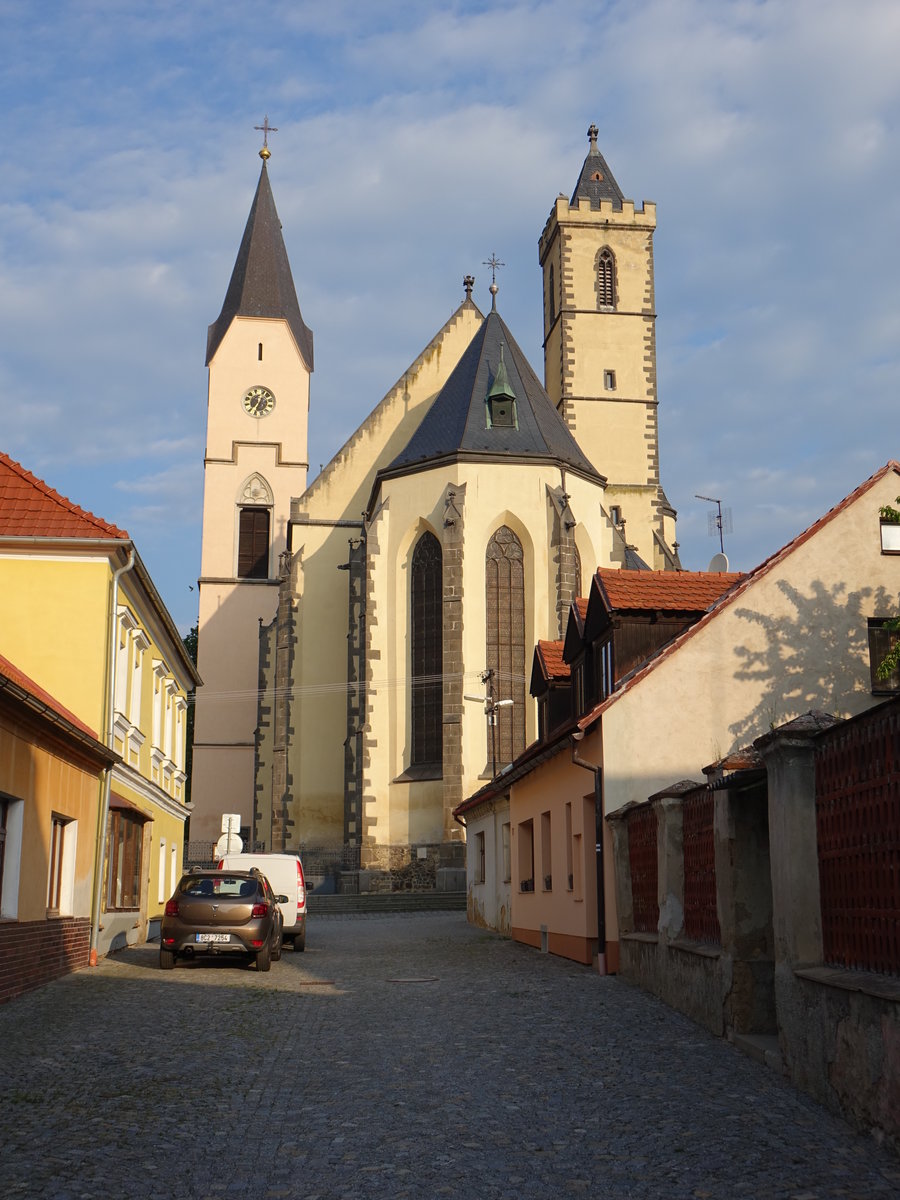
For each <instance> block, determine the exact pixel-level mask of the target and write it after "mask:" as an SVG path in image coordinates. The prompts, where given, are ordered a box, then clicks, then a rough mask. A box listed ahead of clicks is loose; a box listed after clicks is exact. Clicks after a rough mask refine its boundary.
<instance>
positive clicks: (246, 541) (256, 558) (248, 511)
mask: <svg viewBox="0 0 900 1200" xmlns="http://www.w3.org/2000/svg"><path fill="white" fill-rule="evenodd" d="M237 573H238V578H239V579H268V577H269V510H268V509H267V508H242V509H241V513H240V529H239V534H238V569H237Z"/></svg>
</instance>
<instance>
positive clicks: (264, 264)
mask: <svg viewBox="0 0 900 1200" xmlns="http://www.w3.org/2000/svg"><path fill="white" fill-rule="evenodd" d="M235 317H273V318H279V317H280V318H282V319H283V320H285V321H287V323H288V325H289V326H290V329H291V332H292V333H293V335H294V340H295V341H296V343H297V347H298V349H299V350H300V353H301V355H302V356H303V361H304V362H305V363H306V365H307V367H308V368H309V370H310V371H311V370H312V369H313V335H312V331H311V330H310V329H308V328H307V326H306V324H305V322H304V320H303V317H302V315H301V313H300V305H299V303H298V301H297V291H296V289H295V287H294V279H293V276H292V275H291V264H290V262H289V261H288V256H287V250H286V249H285V247H284V238H283V237H282V236H281V221H279V219H278V213H277V211H276V209H275V199H274V197H273V195H272V188H271V185H270V184H269V173H268V171H267V170H266V159H265V158H263V165H262V170H261V171H260V173H259V183H258V185H257V188H256V195H255V196H254V197H253V204H252V206H251V208H250V216H249V217H248V218H247V226H246V228H245V229H244V236H243V239H242V240H241V248H240V249H239V250H238V255H237V259H236V261H235V264H234V270H233V271H232V273H231V282H230V283H229V285H228V291H227V292H226V293H225V302H224V304H223V305H222V311H221V312H220V313H219V316H218V317H217V319H216V320H215V321H214V323H213V324H212V325H210V327H209V334H208V336H207V342H206V362H207V365H209V363H210V362H211V361H212V359H213V356H214V355H215V353H216V351H217V350H218V348H219V345H220V344H221V341H222V338H223V337H224V336H225V334H226V333H227V331H228V327H229V326H230V325H231V322H232V321H233V320H234V318H235Z"/></svg>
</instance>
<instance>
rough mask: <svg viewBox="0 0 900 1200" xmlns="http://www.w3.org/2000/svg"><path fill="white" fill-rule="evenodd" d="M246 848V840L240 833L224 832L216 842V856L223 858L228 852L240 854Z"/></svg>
mask: <svg viewBox="0 0 900 1200" xmlns="http://www.w3.org/2000/svg"><path fill="white" fill-rule="evenodd" d="M243 849H244V842H243V840H242V838H241V835H240V834H239V833H223V834H222V836H221V837H220V838H219V840H218V841H217V842H216V858H223V857H224V856H225V855H226V854H240V853H241V852H242V851H243Z"/></svg>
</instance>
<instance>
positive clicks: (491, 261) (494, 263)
mask: <svg viewBox="0 0 900 1200" xmlns="http://www.w3.org/2000/svg"><path fill="white" fill-rule="evenodd" d="M482 266H485V267H490V268H491V286H490V287H489V288H488V291H489V292H490V293H491V310H492V311H493V312H496V311H497V293H498V292H499V291H500V288H499V287H498V286H497V268H498V267H505V266H506V263H504V262H501V261H500V259H499V258H498V257H497V255H496V254H491V257H490V258H488V259H485V261H484V262H483V263H482Z"/></svg>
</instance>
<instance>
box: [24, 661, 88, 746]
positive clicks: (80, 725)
mask: <svg viewBox="0 0 900 1200" xmlns="http://www.w3.org/2000/svg"><path fill="white" fill-rule="evenodd" d="M0 675H5V676H6V678H7V679H8V680H9V681H10V682H11V683H14V684H16V686H17V687H20V688H22V690H23V691H25V692H28V693H30V694H31V695H32V696H34V698H35V699H36V700H40V702H41V703H42V704H46V706H47V707H48V708H49V709H52V710H53V712H55V713H56V714H57V716H60V717H62V718H63V719H64V720H66V721H68V722H69V724H70V725H74V726H75V728H76V729H80V730H81V732H82V733H86V734H87V735H88V736H89V737H92V738H93V739H94V741H95V742H96V741H98V738H97V734H96V732H95V730H93V729H91V727H90V726H89V725H85V723H84V721H82V720H81V719H80V718H79V717H76V716H75V714H74V713H73V712H70V711H69V709H67V708H66V707H65V705H64V704H60V702H59V701H58V700H56V699H54V698H53V696H51V695H50V693H49V692H48V691H45V690H44V688H42V687H41V686H40V684H37V683H35V682H34V680H33V679H31V678H30V677H29V676H28V675H26V674H25V672H24V671H20V670H19V668H18V667H17V666H15V665H14V664H13V663H11V662H10V661H9V659H8V658H6V657H5V656H4V655H3V654H0Z"/></svg>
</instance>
